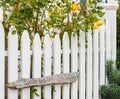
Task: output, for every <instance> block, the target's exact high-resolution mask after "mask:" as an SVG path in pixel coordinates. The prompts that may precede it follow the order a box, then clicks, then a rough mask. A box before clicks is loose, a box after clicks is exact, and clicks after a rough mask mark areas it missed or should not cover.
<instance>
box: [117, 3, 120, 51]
mask: <svg viewBox="0 0 120 99" xmlns="http://www.w3.org/2000/svg"><path fill="white" fill-rule="evenodd" d="M119 5H120V1H119ZM117 47H118V48H119V49H120V6H119V8H118V10H117Z"/></svg>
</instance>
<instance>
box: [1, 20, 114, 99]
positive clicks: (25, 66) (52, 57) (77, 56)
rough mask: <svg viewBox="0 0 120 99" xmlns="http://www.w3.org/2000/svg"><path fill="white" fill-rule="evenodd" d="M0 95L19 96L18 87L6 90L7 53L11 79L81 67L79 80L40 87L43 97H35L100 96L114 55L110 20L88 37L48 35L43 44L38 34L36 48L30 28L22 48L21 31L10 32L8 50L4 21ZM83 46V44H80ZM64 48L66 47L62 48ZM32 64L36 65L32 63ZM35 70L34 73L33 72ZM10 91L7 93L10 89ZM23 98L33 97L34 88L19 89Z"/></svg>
mask: <svg viewBox="0 0 120 99" xmlns="http://www.w3.org/2000/svg"><path fill="white" fill-rule="evenodd" d="M0 30H1V33H0V73H1V74H0V98H1V99H5V98H4V97H5V95H7V96H8V98H7V99H18V90H13V89H9V88H8V89H7V90H5V84H6V83H7V82H6V83H5V76H4V75H5V73H6V71H5V56H8V82H13V81H16V80H17V79H18V76H19V78H30V77H31V76H30V75H31V74H32V78H39V77H42V76H48V75H54V74H60V73H70V72H76V71H77V70H79V72H80V76H79V79H78V80H77V81H76V82H74V83H72V84H66V85H54V86H51V85H48V86H44V87H42V88H41V86H40V87H36V89H37V90H38V91H37V92H38V93H39V95H40V96H39V97H36V96H35V95H33V98H32V99H99V87H100V85H103V84H105V83H106V77H105V61H106V60H107V59H110V58H111V51H112V47H111V39H112V38H111V35H110V26H109V23H108V22H107V23H106V25H103V26H101V27H100V28H99V30H96V31H95V32H94V34H93V35H91V34H92V31H89V32H88V33H87V35H86V36H85V33H84V32H83V31H80V37H77V36H76V35H75V36H72V37H71V39H69V37H68V34H67V33H65V34H64V36H63V39H62V44H61V41H60V38H59V35H56V36H55V38H54V39H53V40H50V37H49V36H48V35H46V36H45V37H44V40H43V43H42V42H41V40H40V37H39V35H38V34H36V35H35V37H34V40H33V43H32V48H31V47H30V38H29V35H28V33H27V31H24V33H23V35H22V38H21V50H20V51H18V36H17V34H15V35H12V33H9V35H8V51H5V49H4V46H5V41H4V40H5V35H4V31H3V27H2V25H1V24H0ZM78 43H79V44H80V46H79V44H78ZM61 47H62V48H61ZM19 57H20V58H21V73H19V72H18V58H19ZM31 63H32V64H31ZM30 71H31V72H30ZM19 74H20V75H19ZM7 91H8V93H7V94H6V92H7ZM19 95H20V97H21V99H30V88H26V89H22V90H21V92H19ZM43 97H44V98H43Z"/></svg>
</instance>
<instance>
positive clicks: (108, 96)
mask: <svg viewBox="0 0 120 99" xmlns="http://www.w3.org/2000/svg"><path fill="white" fill-rule="evenodd" d="M113 64H114V62H113V61H107V62H106V74H107V77H108V80H109V84H108V85H103V86H101V88H100V94H101V97H102V99H120V70H118V69H115V68H114V67H113Z"/></svg>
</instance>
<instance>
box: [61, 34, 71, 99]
mask: <svg viewBox="0 0 120 99" xmlns="http://www.w3.org/2000/svg"><path fill="white" fill-rule="evenodd" d="M62 43H63V73H69V72H70V57H69V56H70V55H69V54H70V53H69V50H70V48H69V44H70V43H69V37H68V33H66V32H65V33H64V36H63V40H62ZM69 88H70V85H69V84H67V85H63V90H62V95H63V99H70V90H69Z"/></svg>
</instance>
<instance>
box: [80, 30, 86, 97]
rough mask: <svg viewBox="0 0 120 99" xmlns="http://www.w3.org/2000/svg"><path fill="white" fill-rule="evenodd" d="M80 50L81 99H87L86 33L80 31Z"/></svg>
mask: <svg viewBox="0 0 120 99" xmlns="http://www.w3.org/2000/svg"><path fill="white" fill-rule="evenodd" d="M79 39H80V49H79V53H80V55H79V57H80V58H79V71H80V77H79V99H85V33H84V32H83V31H80V38H79Z"/></svg>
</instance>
